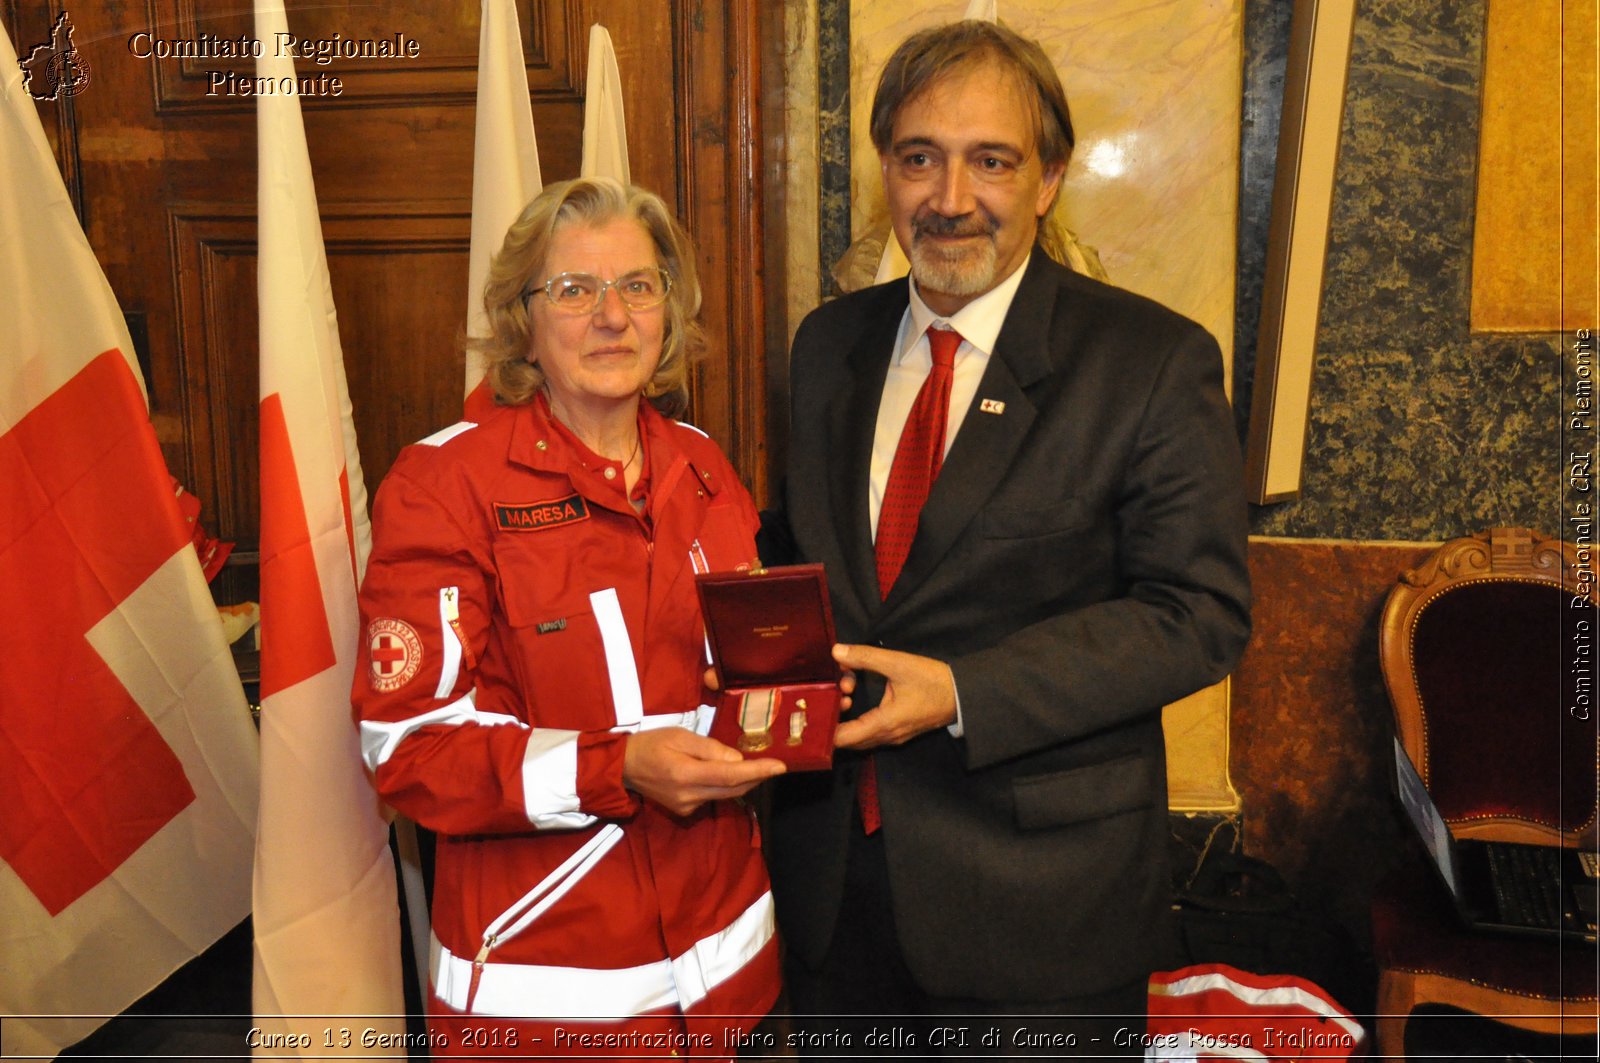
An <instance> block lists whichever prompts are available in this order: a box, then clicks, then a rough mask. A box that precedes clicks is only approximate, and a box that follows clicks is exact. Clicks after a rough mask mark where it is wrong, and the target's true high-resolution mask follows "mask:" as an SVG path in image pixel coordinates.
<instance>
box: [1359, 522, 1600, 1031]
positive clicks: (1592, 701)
mask: <svg viewBox="0 0 1600 1063" xmlns="http://www.w3.org/2000/svg"><path fill="white" fill-rule="evenodd" d="M1585 549H1586V550H1587V555H1586V556H1583V557H1580V554H1579V551H1578V549H1577V548H1576V547H1575V546H1573V545H1571V544H1567V543H1562V542H1559V541H1557V540H1554V539H1547V538H1545V537H1544V536H1541V535H1538V534H1537V533H1534V532H1531V531H1529V530H1527V529H1525V528H1495V529H1492V530H1491V531H1487V532H1482V533H1479V534H1477V535H1474V536H1471V537H1469V538H1464V539H1454V540H1452V541H1450V542H1448V543H1446V544H1445V545H1444V546H1442V547H1440V548H1439V550H1438V551H1437V552H1435V553H1434V554H1433V555H1431V556H1430V557H1429V558H1428V559H1427V560H1426V561H1425V562H1424V563H1423V564H1422V565H1420V566H1418V567H1417V568H1415V569H1413V570H1412V571H1410V572H1407V573H1406V574H1405V575H1403V576H1402V577H1401V578H1400V582H1399V585H1398V586H1396V587H1395V588H1394V590H1393V591H1391V592H1390V594H1389V598H1388V601H1387V602H1386V603H1385V605H1384V610H1383V620H1382V626H1381V629H1380V632H1379V657H1380V661H1381V664H1382V668H1383V676H1384V681H1385V683H1386V685H1387V686H1388V689H1389V698H1390V701H1391V703H1392V705H1393V708H1394V716H1395V726H1396V729H1397V731H1398V733H1399V736H1400V740H1401V743H1402V744H1403V745H1404V746H1405V749H1406V752H1407V753H1409V754H1410V756H1411V760H1412V762H1413V763H1414V764H1415V765H1416V766H1417V769H1418V771H1419V772H1420V773H1421V775H1422V778H1423V781H1424V782H1425V783H1426V784H1427V787H1428V792H1429V794H1430V795H1431V796H1432V797H1433V799H1434V802H1435V803H1436V804H1437V805H1438V806H1439V809H1440V812H1441V813H1442V814H1443V816H1444V817H1445V820H1446V822H1448V823H1449V825H1450V828H1451V831H1452V832H1453V833H1454V834H1455V835H1456V837H1458V838H1482V839H1492V840H1501V841H1517V842H1534V843H1540V844H1546V845H1551V844H1554V845H1564V846H1580V845H1581V846H1584V847H1585V848H1587V849H1589V850H1591V851H1592V850H1593V849H1594V848H1595V845H1596V839H1597V837H1600V835H1597V832H1596V811H1597V800H1596V772H1597V764H1600V747H1597V744H1596V725H1595V719H1594V717H1595V715H1596V712H1597V711H1600V704H1597V700H1600V690H1597V689H1596V686H1595V674H1596V652H1597V643H1600V631H1596V615H1595V610H1594V606H1593V602H1594V600H1595V590H1594V587H1593V586H1592V585H1593V582H1594V579H1595V576H1594V572H1595V569H1596V560H1597V559H1596V557H1595V552H1594V549H1593V548H1592V547H1586V548H1585ZM1580 562H1581V563H1580ZM1412 864H1413V865H1414V866H1411V867H1408V868H1407V869H1405V870H1403V871H1402V872H1399V873H1397V874H1396V876H1394V877H1392V878H1391V879H1390V880H1389V881H1388V882H1387V883H1385V885H1384V886H1383V887H1382V888H1381V889H1380V890H1379V892H1378V895H1377V896H1376V897H1375V899H1374V902H1373V912H1372V916H1373V919H1372V922H1373V938H1374V947H1375V948H1374V951H1375V952H1376V954H1377V959H1378V965H1379V971H1380V973H1379V979H1378V1021H1377V1033H1378V1037H1377V1041H1378V1046H1377V1047H1378V1051H1379V1054H1380V1055H1384V1056H1393V1057H1395V1058H1399V1057H1401V1056H1402V1055H1403V1035H1404V1028H1405V1022H1406V1018H1407V1016H1408V1015H1409V1014H1410V1013H1411V1011H1412V1010H1413V1009H1414V1008H1416V1007H1417V1006H1418V1005H1421V1004H1447V1005H1452V1006H1454V1007H1458V1008H1462V1009H1465V1010H1468V1011H1471V1012H1474V1013H1477V1014H1480V1015H1483V1016H1486V1017H1489V1018H1492V1019H1494V1020H1496V1021H1499V1022H1504V1023H1508V1024H1510V1025H1512V1026H1517V1027H1520V1028H1522V1029H1526V1030H1533V1031H1537V1032H1540V1033H1559V1034H1580V1033H1588V1034H1591V1035H1592V1034H1593V1033H1594V1032H1595V1030H1596V1011H1597V1006H1600V1005H1597V996H1596V972H1595V965H1596V954H1595V949H1594V947H1593V946H1590V945H1586V944H1583V943H1574V942H1565V941H1556V940H1544V939H1540V938H1525V937H1517V936H1512V935H1503V934H1495V933H1484V932H1481V931H1469V930H1468V929H1466V928H1465V927H1463V926H1462V925H1461V924H1460V922H1459V921H1458V920H1457V919H1456V918H1455V913H1454V912H1453V911H1452V910H1451V905H1450V902H1449V899H1448V897H1447V896H1446V894H1445V892H1444V888H1443V886H1442V885H1440V884H1439V883H1437V882H1435V881H1432V880H1431V879H1430V878H1429V877H1428V869H1427V868H1426V867H1423V866H1420V857H1419V859H1418V861H1413V862H1412Z"/></svg>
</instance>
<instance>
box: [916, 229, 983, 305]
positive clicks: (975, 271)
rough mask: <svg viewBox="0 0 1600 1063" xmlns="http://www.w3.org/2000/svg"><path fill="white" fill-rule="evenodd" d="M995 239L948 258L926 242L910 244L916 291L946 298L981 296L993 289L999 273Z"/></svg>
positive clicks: (918, 241) (950, 255) (920, 241)
mask: <svg viewBox="0 0 1600 1063" xmlns="http://www.w3.org/2000/svg"><path fill="white" fill-rule="evenodd" d="M999 268H1000V263H999V256H998V255H997V253H996V252H995V247H994V238H993V237H990V238H989V239H988V240H986V241H983V242H981V243H979V244H978V245H977V246H975V247H970V248H963V249H962V250H960V251H958V252H956V253H955V254H947V253H944V252H942V251H940V250H939V249H938V248H936V247H933V246H930V245H929V244H928V242H926V241H924V240H918V239H915V238H913V239H912V241H911V275H912V276H913V277H915V278H916V279H917V287H919V288H926V289H928V290H929V291H934V292H942V293H944V294H945V295H978V294H980V293H982V292H986V291H988V290H989V289H990V288H992V287H994V280H995V273H996V272H997V271H998V270H999Z"/></svg>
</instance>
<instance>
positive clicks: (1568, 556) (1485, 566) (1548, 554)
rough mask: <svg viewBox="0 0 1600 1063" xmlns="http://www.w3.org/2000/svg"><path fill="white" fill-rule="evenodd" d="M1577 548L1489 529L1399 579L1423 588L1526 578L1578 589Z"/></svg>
mask: <svg viewBox="0 0 1600 1063" xmlns="http://www.w3.org/2000/svg"><path fill="white" fill-rule="evenodd" d="M1578 569H1579V565H1578V548H1577V547H1576V546H1574V545H1572V544H1571V543H1564V542H1562V541H1561V540H1559V539H1551V538H1549V537H1548V536H1544V535H1540V534H1539V533H1538V532H1536V531H1531V530H1529V529H1527V528H1491V529H1490V530H1488V531H1482V532H1478V533H1476V534H1475V535H1472V536H1469V537H1467V538H1464V539H1452V540H1450V541H1449V542H1448V543H1445V544H1444V545H1443V546H1441V547H1440V548H1439V549H1438V550H1437V551H1436V552H1435V553H1433V554H1432V555H1431V556H1430V557H1429V558H1428V559H1427V560H1426V561H1424V562H1423V563H1422V564H1420V565H1418V566H1417V567H1416V568H1414V569H1412V570H1410V571H1409V572H1407V573H1405V574H1404V575H1402V576H1401V577H1400V579H1401V582H1403V583H1405V584H1407V585H1408V586H1411V587H1417V588H1424V587H1427V586H1429V585H1430V584H1433V583H1435V582H1437V581H1439V580H1444V579H1451V580H1454V579H1460V578H1462V577H1464V576H1469V575H1473V574H1475V573H1477V574H1482V575H1490V574H1497V575H1527V576H1533V577H1535V578H1540V579H1549V580H1551V581H1552V582H1560V583H1562V584H1564V585H1566V586H1568V587H1574V586H1577V585H1578V584H1579V582H1580V580H1579V579H1578V575H1577V573H1578Z"/></svg>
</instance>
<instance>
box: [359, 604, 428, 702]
mask: <svg viewBox="0 0 1600 1063" xmlns="http://www.w3.org/2000/svg"><path fill="white" fill-rule="evenodd" d="M367 656H368V657H369V658H370V659H371V662H372V664H371V670H370V673H369V674H370V678H371V679H372V689H373V690H376V691H378V692H379V693H380V694H387V693H388V692H389V691H391V690H399V689H400V688H401V687H403V686H405V685H406V684H407V683H409V682H411V680H412V679H413V678H414V677H415V676H416V674H417V673H418V672H419V671H421V670H422V640H421V639H420V638H418V637H417V632H416V629H415V628H413V627H412V626H411V625H410V624H408V623H406V622H405V621H404V620H394V619H391V618H390V617H386V616H385V617H379V618H378V619H377V620H374V621H373V622H372V623H370V624H368V625H367Z"/></svg>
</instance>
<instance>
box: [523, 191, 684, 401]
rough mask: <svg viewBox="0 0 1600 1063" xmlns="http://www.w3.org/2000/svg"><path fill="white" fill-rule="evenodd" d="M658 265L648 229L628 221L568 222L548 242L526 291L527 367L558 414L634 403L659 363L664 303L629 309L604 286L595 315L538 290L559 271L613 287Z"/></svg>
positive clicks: (557, 274)
mask: <svg viewBox="0 0 1600 1063" xmlns="http://www.w3.org/2000/svg"><path fill="white" fill-rule="evenodd" d="M659 265H660V260H659V259H658V258H657V257H656V248H655V243H654V241H652V240H651V239H650V233H649V231H648V230H647V229H645V227H644V225H643V224H642V223H640V222H638V221H636V220H634V219H633V218H616V219H613V220H611V221H607V222H601V223H599V224H598V225H590V224H587V223H583V222H576V223H571V224H568V225H566V226H563V227H562V228H560V229H558V230H556V232H555V234H554V235H553V236H552V237H551V240H550V249H549V251H548V253H547V254H546V255H545V262H544V269H543V270H542V271H541V272H540V273H539V274H538V275H536V276H535V277H534V280H533V283H532V284H530V285H529V287H530V288H532V289H533V294H532V295H530V296H529V297H528V321H529V326H530V329H531V332H532V335H531V336H530V337H529V342H528V361H530V362H532V363H534V364H535V365H537V366H538V367H539V368H540V369H541V370H543V371H544V379H545V384H546V386H547V387H549V389H550V398H551V401H552V403H553V404H554V406H555V407H556V408H557V409H561V410H571V409H575V408H578V407H587V408H589V409H601V408H604V407H606V406H608V405H611V404H613V403H617V402H624V401H631V400H633V399H636V398H637V397H638V395H639V393H640V392H641V391H643V390H644V386H645V384H647V383H648V382H649V380H650V378H651V377H652V376H653V375H655V371H656V365H657V364H658V363H659V362H660V361H661V343H662V338H663V337H664V336H665V334H666V321H667V304H666V303H662V304H661V305H659V306H653V307H650V308H649V309H646V310H634V309H630V308H629V307H628V306H626V305H625V304H624V303H623V301H622V298H621V296H619V295H618V294H617V292H616V291H615V290H614V289H611V288H607V289H606V290H605V292H604V294H603V296H602V298H601V299H600V303H599V305H598V306H596V307H595V308H594V309H593V310H592V311H588V312H584V313H574V312H572V311H570V310H565V309H559V308H557V307H555V306H554V305H552V304H551V302H550V300H549V299H548V298H546V297H545V293H544V292H543V291H542V290H540V289H541V288H542V286H543V284H544V283H545V282H546V281H547V280H549V279H550V278H551V277H555V276H559V275H560V274H563V273H588V274H591V275H592V276H595V277H598V278H599V279H600V280H602V281H614V280H616V279H617V278H618V277H622V276H626V275H627V274H629V273H632V272H634V271H635V270H640V269H649V268H651V267H655V266H659Z"/></svg>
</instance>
